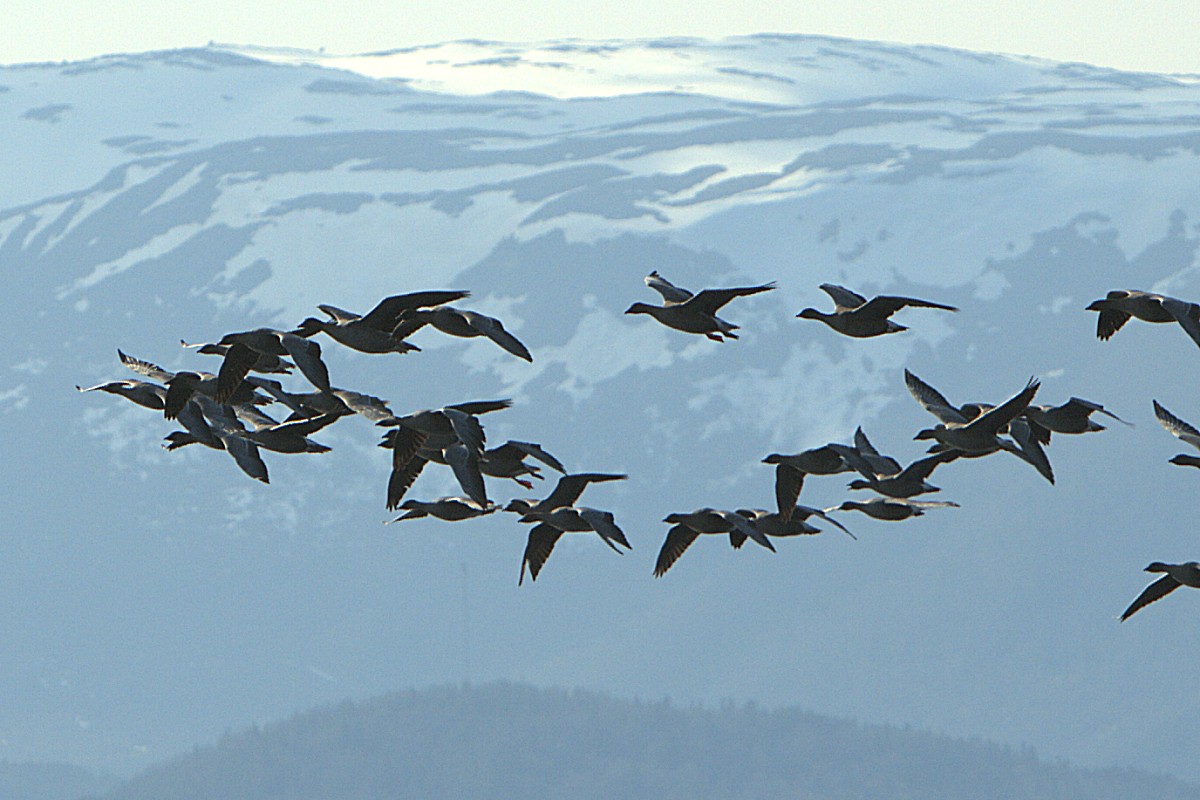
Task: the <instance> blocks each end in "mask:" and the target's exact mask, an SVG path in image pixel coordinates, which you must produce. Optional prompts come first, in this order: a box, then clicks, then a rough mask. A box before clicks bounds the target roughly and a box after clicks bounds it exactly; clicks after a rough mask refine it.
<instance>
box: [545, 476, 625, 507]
mask: <svg viewBox="0 0 1200 800" xmlns="http://www.w3.org/2000/svg"><path fill="white" fill-rule="evenodd" d="M627 477H629V476H628V475H614V474H609V473H605V472H577V473H574V474H572V475H563V476H562V477H561V478H559V479H558V483H557V484H556V485H555V487H554V491H552V492H551V493H550V494H548V495H547V496H546V499H545V500H542V501H541V502H539V503H538V504H537V506H536V508H537V510H538V511H550V510H553V509H555V508H563V507H565V506H573V505H575V501H576V500H578V499H579V496H580V495H581V494H583V490H584V489H586V488H587V486H588V484H589V483H601V482H603V481H622V480H625V479H626V478H627Z"/></svg>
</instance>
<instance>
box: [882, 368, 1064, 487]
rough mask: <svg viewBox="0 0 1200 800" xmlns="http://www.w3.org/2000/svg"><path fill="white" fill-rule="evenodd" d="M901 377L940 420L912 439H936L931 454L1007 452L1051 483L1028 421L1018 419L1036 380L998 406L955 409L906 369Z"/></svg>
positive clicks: (1049, 471)
mask: <svg viewBox="0 0 1200 800" xmlns="http://www.w3.org/2000/svg"><path fill="white" fill-rule="evenodd" d="M904 377H905V383H906V384H907V385H908V389H909V392H910V393H911V394H912V396H913V397H914V398H916V399H917V401H918V402H919V403H920V404H921V405H922V407H924V408H925V410H926V411H928V412H929V413H931V414H933V415H934V416H935V417H937V418H938V419H939V420H941V422H940V423H939V424H937V425H936V426H934V427H933V428H926V429H925V430H922V431H921V432H919V433H918V434H917V435H916V436H915V437H913V438H914V439H918V440H920V439H935V440H937V444H935V445H934V446H933V447H931V448H930V452H931V453H939V452H953V453H955V455H956V457H958V456H964V457H967V458H978V457H980V456H985V455H990V454H992V453H995V452H996V451H998V450H1007V451H1008V452H1010V453H1012V454H1013V455H1015V456H1017V457H1018V458H1020V459H1021V460H1022V461H1026V462H1028V463H1029V464H1030V465H1031V466H1033V468H1034V469H1036V470H1037V471H1038V473H1039V474H1040V475H1041V476H1042V477H1043V478H1045V479H1046V480H1047V481H1049V482H1050V483H1051V484H1053V483H1054V469H1053V468H1052V467H1051V465H1050V459H1049V458H1048V457H1047V456H1046V453H1045V451H1044V450H1042V448H1041V445H1040V444H1039V442H1038V437H1037V436H1036V435H1035V434H1034V432H1033V427H1032V426H1031V424H1030V423H1029V421H1028V420H1026V419H1025V418H1023V417H1021V415H1022V414H1023V412H1024V411H1025V408H1026V407H1028V405H1029V403H1030V401H1031V400H1032V398H1033V396H1034V394H1036V393H1037V390H1038V387H1039V386H1040V383H1039V382H1038V381H1037V380H1036V379H1034V378H1030V380H1029V383H1028V384H1026V386H1025V388H1024V389H1023V390H1021V391H1020V392H1018V393H1017V394H1016V395H1014V396H1013V397H1012V398H1010V399H1009V400H1007V401H1005V402H1004V403H1002V404H1001V405H999V406H991V405H988V404H984V403H970V404H966V405H963V406H961V407H956V406H954V405H952V404H951V403H950V402H949V401H948V400H946V398H945V397H943V396H942V395H941V393H939V392H938V391H937V390H936V389H934V388H933V387H932V386H929V385H928V384H927V383H925V382H924V381H922V380H921V379H920V378H918V377H917V376H916V375H913V374H912V373H911V372H909V371H908V370H905V371H904ZM1018 417H1021V418H1019V419H1018ZM1005 432H1007V433H1009V434H1011V435H1012V437H1013V440H1015V441H1013V440H1009V439H1006V438H1004V437H1003V436H1001V434H1002V433H1005Z"/></svg>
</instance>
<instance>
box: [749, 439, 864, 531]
mask: <svg viewBox="0 0 1200 800" xmlns="http://www.w3.org/2000/svg"><path fill="white" fill-rule="evenodd" d="M762 463H764V464H774V465H775V502H776V504H777V506H778V510H779V515H780V517H781V518H782V519H783V521H784V522H787V521H788V519H789V518H790V517H791V513H792V509H793V508H795V506H796V500H797V498H799V497H800V490H801V489H803V488H804V476H805V475H835V474H837V473H839V472H849V471H850V470H851V467H850V465H849V464H847V463H846V461H845V459H843V458H842V456H841V454H840V453H838V451H837V448H835V447H832V446H830V445H822V446H821V447H814V448H812V449H810V450H805V451H803V452H800V453H795V454H793V455H784V454H782V453H771V454H770V455H769V456H767V457H766V458H764V459H763V460H762Z"/></svg>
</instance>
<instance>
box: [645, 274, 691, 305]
mask: <svg viewBox="0 0 1200 800" xmlns="http://www.w3.org/2000/svg"><path fill="white" fill-rule="evenodd" d="M645 281H646V285H647V286H649V287H650V288H651V289H653V290H654V291H656V292H658V293H659V294H660V295H662V299H663V305H679V304H680V303H686V302H687V301H688V300H691V299H692V297H693V295H692V293H691V292H690V291H688V290H687V289H684V288H683V287H681V286H676V285H675V284H673V283H671V282H670V281H669V280H667V279H666V278H664V277H663V276H662V275H659V274H658V270H655V271H654V272H651V273H650V274H649V275H647V276H646V277H645Z"/></svg>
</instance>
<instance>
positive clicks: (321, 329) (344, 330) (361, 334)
mask: <svg viewBox="0 0 1200 800" xmlns="http://www.w3.org/2000/svg"><path fill="white" fill-rule="evenodd" d="M295 333H296V335H297V336H302V337H304V338H306V339H307V338H309V337H312V336H315V335H316V334H318V333H324V334H325V335H326V336H328V337H329V338H330V339H333V340H334V341H335V342H337V343H339V344H341V345H343V346H345V347H349V348H350V349H351V350H357V351H358V352H360V353H412V352H415V351H419V350H420V349H421V348H419V347H417V346H416V345H415V344H412V343H410V342H406V341H404V340H403V339H399V338H397V337H396V336H395V335H393V334H392V333H390V332H388V331H381V330H378V329H377V328H372V327H371V326H370V325H367V324H366V323H364V322H363V321H362V320H361V319H353V320H344V319H343V320H339V319H336V318H335V319H317V318H316V317H305V318H304V319H303V320H301V322H300V324H299V325H297V326H296V331H295Z"/></svg>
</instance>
